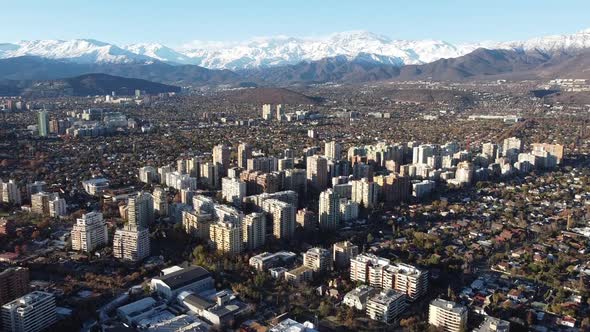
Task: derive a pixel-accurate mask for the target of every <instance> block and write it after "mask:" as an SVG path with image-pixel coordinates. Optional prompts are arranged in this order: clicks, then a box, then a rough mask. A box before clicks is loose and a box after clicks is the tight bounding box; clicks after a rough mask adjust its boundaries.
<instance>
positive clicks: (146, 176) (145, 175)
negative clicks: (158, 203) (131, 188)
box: [139, 166, 158, 184]
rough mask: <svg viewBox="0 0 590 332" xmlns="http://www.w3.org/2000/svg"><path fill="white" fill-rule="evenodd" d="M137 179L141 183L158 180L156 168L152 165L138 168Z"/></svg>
mask: <svg viewBox="0 0 590 332" xmlns="http://www.w3.org/2000/svg"><path fill="white" fill-rule="evenodd" d="M139 181H141V182H143V183H147V184H150V183H156V182H157V181H158V170H157V169H156V168H155V167H152V166H144V167H141V168H140V169H139Z"/></svg>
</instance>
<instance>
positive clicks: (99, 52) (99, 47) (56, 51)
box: [0, 39, 149, 63]
mask: <svg viewBox="0 0 590 332" xmlns="http://www.w3.org/2000/svg"><path fill="white" fill-rule="evenodd" d="M15 45H16V46H17V47H14V48H12V49H9V50H6V51H3V52H1V53H0V57H2V58H11V57H17V56H25V55H32V56H39V57H43V58H48V59H65V60H69V61H72V62H77V63H130V62H138V61H146V60H149V58H148V57H145V56H142V55H138V54H135V53H133V52H129V51H126V50H123V49H121V48H119V47H117V46H115V45H112V44H108V43H105V42H101V41H98V40H94V39H72V40H31V41H21V42H18V43H17V44H15Z"/></svg>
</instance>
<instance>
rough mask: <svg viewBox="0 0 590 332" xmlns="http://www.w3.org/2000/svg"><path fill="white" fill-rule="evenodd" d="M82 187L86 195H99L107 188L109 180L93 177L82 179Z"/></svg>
mask: <svg viewBox="0 0 590 332" xmlns="http://www.w3.org/2000/svg"><path fill="white" fill-rule="evenodd" d="M82 187H83V188H84V190H85V191H86V192H87V193H88V195H93V196H96V195H100V194H102V192H103V191H105V190H107V189H108V188H109V180H107V179H105V178H94V179H90V180H86V181H82Z"/></svg>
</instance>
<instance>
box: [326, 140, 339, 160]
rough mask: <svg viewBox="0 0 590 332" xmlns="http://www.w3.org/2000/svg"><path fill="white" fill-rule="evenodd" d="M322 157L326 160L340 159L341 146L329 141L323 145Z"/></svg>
mask: <svg viewBox="0 0 590 332" xmlns="http://www.w3.org/2000/svg"><path fill="white" fill-rule="evenodd" d="M324 155H325V156H326V158H328V159H340V156H341V155H342V146H341V145H340V143H338V142H335V141H331V142H326V144H324Z"/></svg>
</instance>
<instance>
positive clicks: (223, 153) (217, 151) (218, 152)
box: [213, 144, 229, 176]
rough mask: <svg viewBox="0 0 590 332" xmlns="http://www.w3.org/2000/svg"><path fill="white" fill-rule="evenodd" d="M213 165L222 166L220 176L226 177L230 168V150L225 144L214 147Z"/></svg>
mask: <svg viewBox="0 0 590 332" xmlns="http://www.w3.org/2000/svg"><path fill="white" fill-rule="evenodd" d="M213 163H214V164H219V165H220V174H219V176H226V175H227V169H228V168H229V148H228V147H227V146H225V145H223V144H219V145H216V146H214V147H213Z"/></svg>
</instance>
